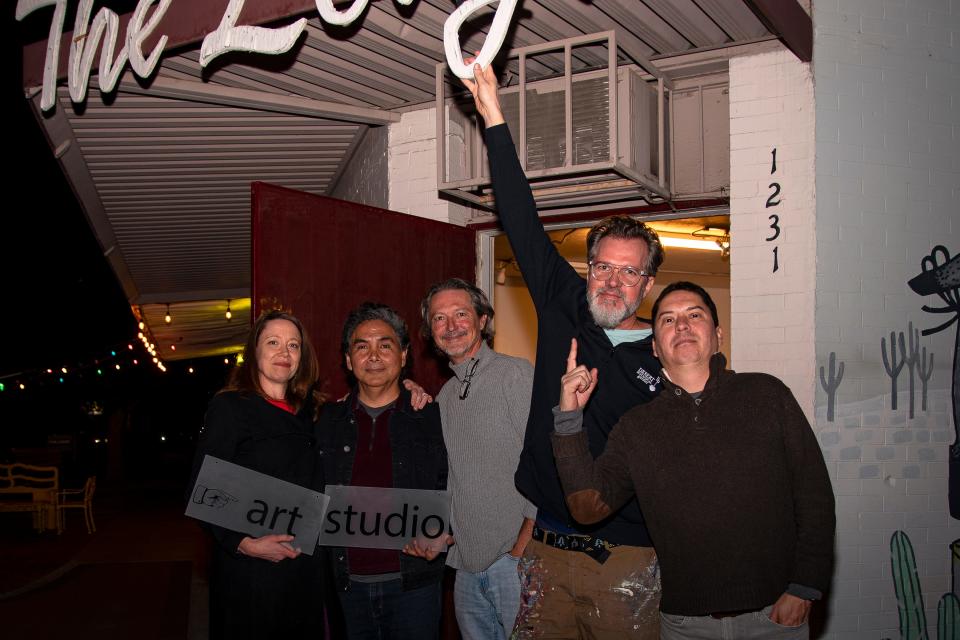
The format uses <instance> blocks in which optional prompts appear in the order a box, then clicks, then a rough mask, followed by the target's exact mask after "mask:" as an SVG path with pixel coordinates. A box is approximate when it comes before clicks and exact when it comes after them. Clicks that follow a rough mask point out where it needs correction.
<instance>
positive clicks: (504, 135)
mask: <svg viewBox="0 0 960 640" xmlns="http://www.w3.org/2000/svg"><path fill="white" fill-rule="evenodd" d="M485 135H486V141H487V150H488V153H489V156H490V172H491V176H492V178H493V190H494V194H495V196H496V202H497V210H498V214H499V216H500V223H501V224H502V225H503V228H504V230H505V231H506V232H507V237H508V238H509V239H510V244H511V246H512V247H513V252H514V255H515V256H516V258H517V262H518V263H519V264H520V270H521V272H522V273H523V278H524V280H525V282H526V284H527V287H528V288H529V290H530V295H531V296H532V298H533V304H534V306H535V307H536V309H537V325H538V332H539V333H538V338H537V365H536V370H535V372H534V377H533V400H532V403H531V406H530V416H529V418H528V420H527V432H526V437H525V439H524V443H523V453H522V454H521V456H520V466H519V468H518V469H517V474H516V483H517V488H518V489H519V490H520V492H521V493H523V494H524V495H525V496H526V497H527V498H528V499H529V500H530V501H531V502H533V503H534V504H535V505H537V507H538V509H539V510H540V512H541V513H543V514H546V515H548V516H551V517H552V518H553V519H555V520H560V521H563V522H566V523H567V524H568V526H571V527H575V528H577V529H580V530H582V531H583V532H590V533H593V534H594V535H597V536H600V537H603V538H605V539H607V540H609V541H611V542H616V543H619V544H630V545H636V546H650V544H651V543H650V537H649V535H648V534H647V529H646V526H645V525H644V522H643V516H642V515H641V514H640V509H639V508H638V506H637V504H636V501H631V502H630V503H629V504H627V505H626V506H625V507H624V508H623V509H621V510H620V512H619V513H617V514H616V515H615V516H613V517H612V518H609V519H608V520H606V521H604V522H602V523H600V524H599V525H595V526H592V527H583V526H580V525H577V524H576V523H575V522H574V521H573V520H572V518H570V515H569V513H568V511H567V508H566V504H565V502H564V499H563V489H562V488H561V486H560V480H559V478H558V477H557V469H556V466H555V465H554V462H553V451H552V450H551V445H550V434H551V433H552V432H553V414H552V412H551V410H552V408H553V407H554V406H556V405H557V403H558V401H559V397H560V377H561V376H562V375H563V374H564V372H565V371H566V358H567V353H569V351H570V339H571V338H576V339H577V347H578V359H579V361H580V364H584V365H586V366H587V367H597V369H599V379H600V380H602V381H603V383H602V384H601V385H600V386H599V387H598V389H597V391H596V393H595V394H594V396H593V398H591V400H590V403H589V404H588V405H587V410H586V413H585V415H584V427H585V430H586V432H587V435H588V437H589V440H590V449H591V451H592V452H593V453H594V454H595V455H599V454H600V452H601V451H603V448H604V446H605V445H606V442H607V436H608V434H609V433H610V430H611V429H612V428H613V425H614V424H616V422H617V420H619V419H620V416H622V415H623V414H624V413H625V412H626V411H627V410H628V409H630V408H631V407H634V406H636V405H638V404H642V403H645V402H648V401H649V400H651V399H652V398H653V397H654V396H656V394H657V392H659V390H660V382H659V379H658V377H657V376H658V375H659V372H660V363H659V361H658V360H657V359H656V358H655V357H654V355H653V350H652V348H651V340H650V339H649V338H648V339H646V340H642V341H640V342H630V343H624V344H621V345H618V346H617V347H614V346H613V344H612V343H611V342H610V339H609V338H607V335H606V334H605V333H604V331H603V329H602V328H600V327H599V326H597V324H596V323H595V322H594V321H593V316H592V315H591V314H590V309H589V307H588V306H587V297H586V282H585V281H584V279H583V278H581V277H580V276H579V275H578V274H577V272H576V271H574V269H573V267H571V266H570V264H569V263H567V261H566V260H564V259H563V257H561V256H560V254H559V253H557V250H556V248H555V247H554V245H553V243H552V242H551V241H550V238H549V237H548V236H547V234H546V233H545V232H544V229H543V225H542V224H541V223H540V219H539V217H538V216H537V209H536V204H535V202H534V200H533V195H532V194H531V192H530V185H529V184H528V183H527V179H526V177H525V176H524V174H523V170H522V169H521V168H520V163H519V161H518V160H517V152H516V148H515V147H514V146H513V140H512V139H511V137H510V131H509V130H508V129H507V125H505V124H503V125H497V126H494V127H488V128H487V130H486V133H485Z"/></svg>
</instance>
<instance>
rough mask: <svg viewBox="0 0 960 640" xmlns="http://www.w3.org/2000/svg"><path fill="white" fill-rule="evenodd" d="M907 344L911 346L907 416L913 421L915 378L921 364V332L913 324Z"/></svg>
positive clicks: (910, 326) (908, 349)
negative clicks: (908, 408)
mask: <svg viewBox="0 0 960 640" xmlns="http://www.w3.org/2000/svg"><path fill="white" fill-rule="evenodd" d="M907 342H908V345H909V346H908V347H907V370H908V371H909V372H910V398H909V399H910V404H909V407H910V410H909V411H908V412H907V415H908V416H909V417H910V418H911V419H913V408H914V406H915V403H914V394H915V393H916V385H915V384H914V382H913V380H914V378H913V376H914V373H915V372H916V369H917V365H918V364H919V362H920V330H919V329H914V328H913V323H912V322H911V323H909V324H908V325H907Z"/></svg>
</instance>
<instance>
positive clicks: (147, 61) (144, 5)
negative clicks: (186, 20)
mask: <svg viewBox="0 0 960 640" xmlns="http://www.w3.org/2000/svg"><path fill="white" fill-rule="evenodd" d="M171 1H172V0H160V4H159V5H158V6H157V10H156V11H154V12H153V15H152V16H150V19H149V20H148V21H147V24H143V17H144V16H145V15H146V13H147V10H148V9H149V8H150V5H152V4H153V0H140V2H138V3H137V8H136V10H135V11H134V12H133V19H131V20H130V24H129V25H128V26H127V53H128V54H129V56H130V66H131V67H133V72H134V73H136V74H137V75H138V76H140V77H141V78H146V77H147V76H149V75H150V74H151V73H153V69H154V67H156V66H157V63H158V62H160V54H162V53H163V50H164V48H165V47H166V46H167V36H161V37H160V40H159V41H158V42H157V46H155V47H154V48H153V52H152V53H151V54H150V57H149V58H144V57H143V51H141V50H140V47H142V46H143V41H144V40H146V39H147V38H148V37H150V34H151V33H153V30H154V29H156V28H157V25H158V24H159V23H160V21H161V20H162V19H163V16H164V14H165V13H166V12H167V9H168V8H169V7H170V2H171Z"/></svg>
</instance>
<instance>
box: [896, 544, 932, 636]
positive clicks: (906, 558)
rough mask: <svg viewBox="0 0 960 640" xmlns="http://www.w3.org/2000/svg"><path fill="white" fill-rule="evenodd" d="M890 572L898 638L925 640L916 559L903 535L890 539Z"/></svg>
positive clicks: (924, 619) (924, 622)
mask: <svg viewBox="0 0 960 640" xmlns="http://www.w3.org/2000/svg"><path fill="white" fill-rule="evenodd" d="M890 569H891V573H892V574H893V589H894V591H895V592H896V594H897V611H898V613H899V614H900V637H901V638H902V639H903V640H920V639H921V638H928V637H929V636H927V615H926V613H924V610H923V593H922V592H921V591H920V578H918V577H917V559H916V557H915V556H914V554H913V545H912V544H911V543H910V538H909V536H907V534H905V533H904V532H903V531H894V532H893V536H891V538H890Z"/></svg>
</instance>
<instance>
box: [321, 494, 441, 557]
mask: <svg viewBox="0 0 960 640" xmlns="http://www.w3.org/2000/svg"><path fill="white" fill-rule="evenodd" d="M326 492H327V495H329V496H330V507H329V508H328V509H327V517H326V519H325V520H324V523H323V532H322V533H321V534H320V541H319V543H318V544H321V545H325V546H333V547H368V548H375V549H401V548H403V546H404V545H405V544H407V543H409V542H411V541H412V540H416V541H417V544H418V545H419V546H420V547H422V548H433V549H436V550H437V551H445V550H446V548H447V545H446V540H447V534H448V533H449V532H450V494H449V493H447V492H446V491H422V490H418V489H383V488H380V487H344V486H328V487H327V488H326Z"/></svg>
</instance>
